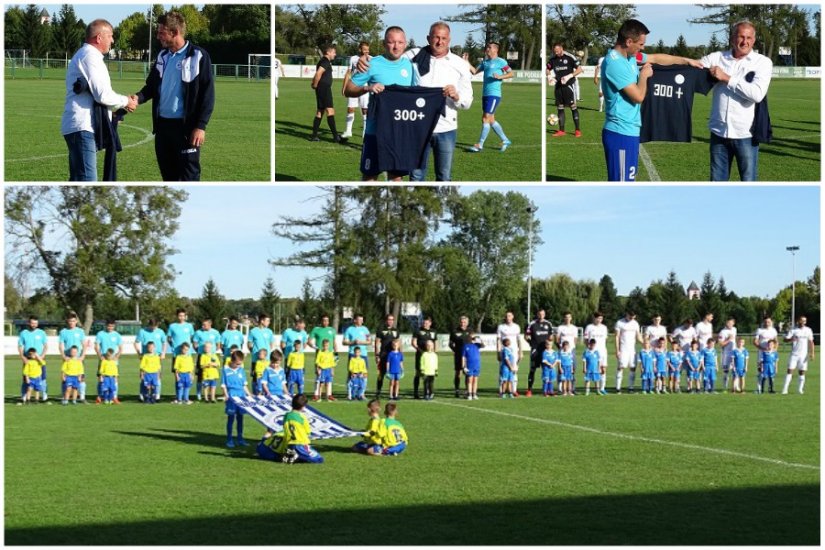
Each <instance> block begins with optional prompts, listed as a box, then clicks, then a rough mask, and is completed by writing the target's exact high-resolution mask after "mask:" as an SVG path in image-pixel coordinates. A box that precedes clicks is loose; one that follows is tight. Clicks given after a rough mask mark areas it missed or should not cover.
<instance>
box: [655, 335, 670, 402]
mask: <svg viewBox="0 0 825 550" xmlns="http://www.w3.org/2000/svg"><path fill="white" fill-rule="evenodd" d="M653 356H654V357H655V359H656V393H667V387H665V386H666V384H665V381H666V380H667V352H666V351H665V339H664V338H659V339H658V340H656V347H655V348H653Z"/></svg>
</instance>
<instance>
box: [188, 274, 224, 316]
mask: <svg viewBox="0 0 825 550" xmlns="http://www.w3.org/2000/svg"><path fill="white" fill-rule="evenodd" d="M195 307H196V308H197V316H198V319H199V320H200V319H212V322H213V323H214V324H215V326H220V325H221V320H222V319H223V318H224V316H226V314H227V311H228V310H227V305H226V298H224V297H223V294H221V291H220V289H218V285H217V284H216V283H215V281H214V279H212V277H209V280H208V281H206V284H205V285H203V291H202V292H201V297H200V298H199V299H197V300H195Z"/></svg>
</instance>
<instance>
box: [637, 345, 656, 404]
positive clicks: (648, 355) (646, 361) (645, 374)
mask: <svg viewBox="0 0 825 550" xmlns="http://www.w3.org/2000/svg"><path fill="white" fill-rule="evenodd" d="M643 346H644V347H643V348H642V350H641V351H640V352H639V365H641V367H642V393H646V394H650V393H651V392H652V391H653V368H654V365H655V363H656V356H655V355H654V352H653V349H652V348H651V347H650V340H648V339H645V343H644V344H643Z"/></svg>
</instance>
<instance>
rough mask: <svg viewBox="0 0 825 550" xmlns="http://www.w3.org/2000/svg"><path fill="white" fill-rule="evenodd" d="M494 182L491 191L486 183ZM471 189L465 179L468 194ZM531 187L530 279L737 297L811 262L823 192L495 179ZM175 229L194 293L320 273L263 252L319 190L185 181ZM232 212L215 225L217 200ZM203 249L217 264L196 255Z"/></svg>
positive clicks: (254, 290) (281, 286) (805, 270)
mask: <svg viewBox="0 0 825 550" xmlns="http://www.w3.org/2000/svg"><path fill="white" fill-rule="evenodd" d="M484 188H485V189H490V187H484ZM475 189H479V187H471V186H463V187H461V188H460V191H461V192H462V193H464V194H469V193H471V192H472V191H473V190H475ZM495 189H498V190H501V191H505V190H509V189H515V190H517V191H520V192H522V193H525V194H526V195H528V196H529V197H530V198H531V199H532V200H533V202H534V203H535V204H536V205H537V206H538V207H539V210H538V212H537V216H538V217H540V219H541V223H542V233H541V238H542V240H543V241H544V244H543V245H541V247H539V249H538V251H537V253H536V255H535V262H534V267H533V275H534V277H547V276H549V275H551V274H553V273H556V272H566V273H569V274H570V275H571V276H573V277H574V278H576V279H593V280H598V279H599V278H601V276H602V275H603V274H605V273H608V274H610V276H611V277H612V278H613V281H614V283H615V284H616V287H617V288H618V290H619V293H621V294H625V295H626V294H627V293H629V292H630V291H631V290H632V289H633V287H635V286H637V285H638V286H641V287H643V288H645V287H646V286H647V285H648V283H650V282H651V281H653V280H656V279H664V278H665V277H667V274H668V272H669V271H670V270H671V269H674V270H675V271H676V273H677V275H678V276H679V279H680V280H681V282H682V283H683V284H684V285H685V286H687V284H689V283H690V281H691V280H696V282H697V283H699V282H701V279H702V275H703V274H704V273H705V272H706V271H708V270H710V271H711V272H712V273H713V274H714V275H715V276H716V277H719V276H720V275H721V276H724V277H725V282H726V284H727V287H728V288H729V289H731V290H734V291H735V292H737V293H738V294H741V295H756V296H773V295H775V294H776V292H777V291H778V290H779V289H780V288H782V287H783V286H784V285H786V284H789V283H790V280H791V257H790V254H789V253H788V252H786V251H785V247H786V246H789V245H798V246H800V247H801V250H800V251H799V252H798V253H797V256H796V268H797V278H798V279H800V280H802V279H805V278H807V277H808V276H809V275H810V273H812V272H813V269H814V267H815V266H816V265H818V264H819V250H820V243H819V234H820V215H819V208H820V206H819V205H820V194H819V189H818V188H817V187H811V186H808V187H795V186H781V187H764V186H760V187H739V186H722V187H709V186H667V187H649V186H645V187H638V188H626V189H619V188H614V187H604V186H580V187H571V186H567V187H547V186H532V187H496V188H495ZM186 190H187V191H188V192H189V195H190V198H189V200H188V202H187V203H186V204H185V205H184V207H183V215H182V217H181V220H180V225H181V229H180V230H179V232H178V234H177V235H176V236H175V239H174V242H173V245H174V246H175V248H177V249H178V250H180V251H181V252H180V254H178V255H176V256H174V257H173V258H172V260H171V261H172V263H173V264H174V265H175V267H176V269H177V271H178V272H180V274H179V275H178V277H177V283H176V287H177V289H178V291H179V292H180V293H181V294H183V295H185V296H199V295H200V292H201V290H202V287H203V284H204V283H205V282H206V280H207V279H208V278H209V277H210V276H211V277H213V278H214V279H215V281H216V283H217V284H218V287H219V288H220V290H221V292H222V293H223V294H224V295H226V296H228V297H231V298H244V297H257V296H258V295H259V293H260V288H261V286H262V285H263V282H264V280H265V279H266V278H267V277H268V276H272V277H273V279H274V280H275V282H276V286H277V288H278V291H279V293H280V294H281V295H282V296H297V295H298V294H299V292H300V287H301V284H302V283H303V279H304V277H305V276H307V275H309V276H310V277H314V276H317V275H319V272H310V271H304V270H302V269H286V268H278V269H277V270H275V269H273V268H272V267H270V266H269V265H268V264H267V259H269V258H272V257H274V256H282V255H284V256H285V255H288V254H289V253H291V252H293V251H296V250H298V249H297V248H296V247H295V246H294V245H293V244H292V243H290V242H288V241H285V240H283V239H277V238H275V237H274V236H272V235H271V231H270V228H271V225H272V223H273V222H275V221H276V220H277V219H278V218H279V216H281V215H285V214H288V215H296V214H303V213H306V214H310V213H313V212H315V207H314V205H313V200H312V199H313V197H317V196H318V195H319V191H318V189H317V188H315V187H309V186H303V187H290V186H272V187H237V186H234V187H211V186H210V187H186ZM226 204H234V205H236V207H235V208H233V209H232V211H233V212H236V213H237V215H235V216H232V217H231V218H229V219H223V221H222V222H221V223H203V220H206V219H214V218H215V216H216V215H218V216H220V213H221V212H225V209H224V208H223V207H222V206H221V205H226ZM204 257H211V258H213V260H214V261H211V262H204V261H203V258H204Z"/></svg>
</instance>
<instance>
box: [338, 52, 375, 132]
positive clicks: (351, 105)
mask: <svg viewBox="0 0 825 550" xmlns="http://www.w3.org/2000/svg"><path fill="white" fill-rule="evenodd" d="M361 57H365V58H366V59H367V61H369V60H370V59H372V56H371V55H370V43H369V42H361V43H359V44H358V55H353V56H352V57H350V58H349V68H348V69H347V72H346V74H345V75H344V85H343V87H342V88H341V90H342V92H341V93H343V90H346V89H347V82H349V81H350V79H351V78H352V75H353V73H356V72H358V60H359V59H360V58H361ZM369 103H370V95H369V94H364V95H362V96H359V97H350V98H347V126H346V128H345V129H344V133H343V134H341V137H342V138H351V137H352V125H353V123H354V122H355V109H357V108H360V109H361V122H362V126H361V137H362V138H363V137H364V132H366V130H367V108H368V107H369Z"/></svg>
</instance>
